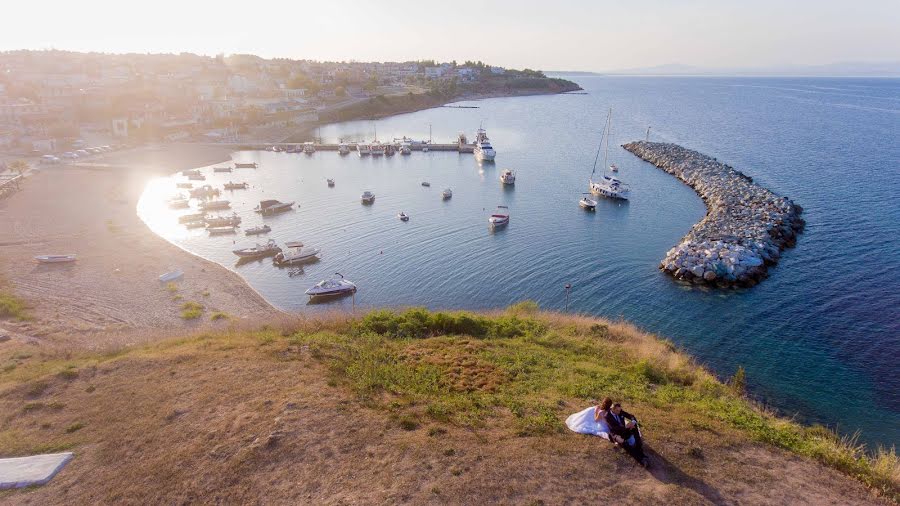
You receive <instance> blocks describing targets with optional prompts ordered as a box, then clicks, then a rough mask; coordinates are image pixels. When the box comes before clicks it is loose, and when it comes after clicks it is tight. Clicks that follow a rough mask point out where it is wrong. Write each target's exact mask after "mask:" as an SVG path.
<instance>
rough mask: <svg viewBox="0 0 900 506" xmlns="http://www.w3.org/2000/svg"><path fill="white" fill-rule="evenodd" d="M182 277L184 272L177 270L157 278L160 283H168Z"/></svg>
mask: <svg viewBox="0 0 900 506" xmlns="http://www.w3.org/2000/svg"><path fill="white" fill-rule="evenodd" d="M183 277H184V271H182V270H177V271H172V272H167V273H165V274H163V275H161V276H160V277H159V282H160V283H169V282H170V281H177V280H179V279H181V278H183Z"/></svg>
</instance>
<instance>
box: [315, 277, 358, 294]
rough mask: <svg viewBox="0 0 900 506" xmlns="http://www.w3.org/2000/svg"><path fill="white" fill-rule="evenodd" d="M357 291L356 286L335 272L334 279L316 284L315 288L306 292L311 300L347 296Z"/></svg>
mask: <svg viewBox="0 0 900 506" xmlns="http://www.w3.org/2000/svg"><path fill="white" fill-rule="evenodd" d="M355 291H356V285H354V284H353V283H351V282H350V281H348V280H346V279H344V276H343V275H342V274H341V273H339V272H335V273H334V277H332V278H331V279H325V280H322V281H319V282H318V283H316V285H315V286H313V287H312V288H310V289H309V290H307V291H306V295H309V296H310V298H314V297H328V296H335V295H346V294H348V293H353V292H355Z"/></svg>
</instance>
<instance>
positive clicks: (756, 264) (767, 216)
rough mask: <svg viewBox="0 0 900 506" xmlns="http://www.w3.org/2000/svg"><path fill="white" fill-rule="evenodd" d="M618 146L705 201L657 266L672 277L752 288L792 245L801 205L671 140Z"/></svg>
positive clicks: (799, 224)
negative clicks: (688, 228)
mask: <svg viewBox="0 0 900 506" xmlns="http://www.w3.org/2000/svg"><path fill="white" fill-rule="evenodd" d="M622 147H624V148H625V149H626V150H628V151H630V152H631V153H633V154H634V155H635V156H637V157H639V158H641V159H643V160H645V161H647V162H650V163H652V164H653V165H655V166H656V167H658V168H660V169H662V170H664V171H666V172H668V173H669V174H672V175H673V176H675V177H677V178H678V179H680V180H681V181H682V182H684V183H685V184H687V185H688V186H690V187H691V188H693V189H694V191H696V192H697V194H698V195H700V198H702V199H703V201H704V202H705V203H706V207H707V213H706V217H704V218H703V219H702V220H701V221H700V222H699V223H697V224H696V225H694V226H693V227H692V228H691V231H690V232H688V234H687V235H686V236H684V237H683V238H682V240H681V242H680V243H679V244H678V245H677V246H675V247H674V248H672V249H671V250H669V251H668V252H667V253H666V256H665V258H664V259H663V260H662V262H660V264H659V268H660V269H661V270H663V271H664V272H666V273H668V274H670V275H672V276H673V277H675V278H676V279H679V280H682V281H686V282H690V283H693V284H698V285H713V286H718V287H722V288H725V287H729V286H743V287H749V286H753V285H755V284H757V283H759V282H760V281H761V280H762V279H764V278H765V277H766V276H767V275H768V268H769V266H773V265H775V264H776V263H777V262H778V259H779V257H780V256H781V252H782V251H783V250H784V249H785V248H790V247H793V246H794V245H795V244H796V241H797V236H798V235H799V234H800V233H801V232H802V230H803V226H804V221H803V219H802V218H800V214H801V213H802V211H803V209H802V208H801V207H800V206H798V205H796V204H794V203H793V202H792V201H791V200H790V199H788V198H787V197H781V196H778V195H776V194H775V193H773V192H771V191H769V190H767V189H765V188H763V187H761V186H759V185H757V184H756V183H754V182H753V178H751V177H749V176H747V175H745V174H743V173H742V172H740V171H739V170H737V169H735V168H733V167H731V166H729V165H727V164H724V163H721V162H719V161H717V160H716V159H715V158H710V157H708V156H706V155H704V154H702V153H698V152H697V151H692V150H690V149H687V148H683V147H681V146H678V145H676V144H668V143H661V142H647V141H637V142H631V143H628V144H625V145H623V146H622Z"/></svg>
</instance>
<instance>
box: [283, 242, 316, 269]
mask: <svg viewBox="0 0 900 506" xmlns="http://www.w3.org/2000/svg"><path fill="white" fill-rule="evenodd" d="M318 254H319V249H318V248H304V247H303V246H302V245H301V246H300V247H296V248H290V249H287V250H283V251H281V252H279V253H278V254H277V255H275V258H273V259H272V263H274V264H275V265H278V266H282V265H295V264H300V263H303V262H307V261H309V260H312V259H314V258H316V256H317V255H318Z"/></svg>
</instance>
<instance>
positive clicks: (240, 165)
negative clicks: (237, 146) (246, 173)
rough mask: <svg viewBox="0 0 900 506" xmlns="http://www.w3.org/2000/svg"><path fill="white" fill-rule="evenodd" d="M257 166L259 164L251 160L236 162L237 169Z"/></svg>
mask: <svg viewBox="0 0 900 506" xmlns="http://www.w3.org/2000/svg"><path fill="white" fill-rule="evenodd" d="M257 167H259V164H258V163H256V162H249V163H240V162H235V163H234V168H235V169H255V168H257Z"/></svg>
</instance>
